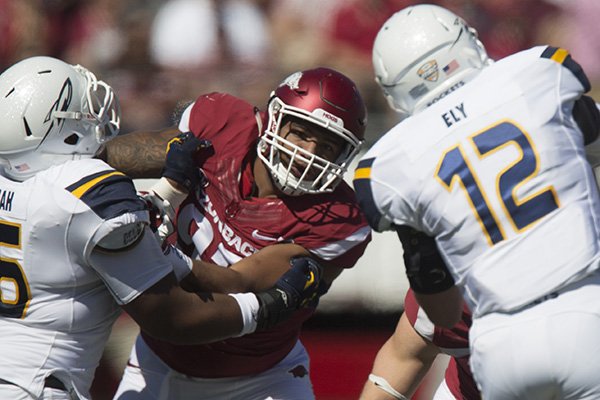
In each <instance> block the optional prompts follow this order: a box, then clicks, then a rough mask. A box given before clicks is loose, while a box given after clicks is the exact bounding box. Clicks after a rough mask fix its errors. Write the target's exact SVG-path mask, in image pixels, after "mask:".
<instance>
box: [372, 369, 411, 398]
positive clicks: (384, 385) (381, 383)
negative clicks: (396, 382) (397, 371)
mask: <svg viewBox="0 0 600 400" xmlns="http://www.w3.org/2000/svg"><path fill="white" fill-rule="evenodd" d="M369 380H370V381H371V382H373V384H374V385H375V387H376V388H379V389H381V390H383V391H384V392H386V393H387V394H389V395H390V396H392V397H393V398H395V399H398V400H408V398H406V397H405V396H404V395H403V394H402V393H400V392H398V391H397V390H396V389H394V388H393V387H392V385H390V383H389V382H388V381H387V380H386V379H385V378H382V377H381V376H377V375H375V374H369Z"/></svg>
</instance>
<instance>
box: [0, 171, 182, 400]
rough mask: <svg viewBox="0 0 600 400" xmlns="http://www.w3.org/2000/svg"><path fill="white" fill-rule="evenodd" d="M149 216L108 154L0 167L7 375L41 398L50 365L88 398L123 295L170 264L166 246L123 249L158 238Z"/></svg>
mask: <svg viewBox="0 0 600 400" xmlns="http://www.w3.org/2000/svg"><path fill="white" fill-rule="evenodd" d="M147 222H148V213H147V211H146V210H144V203H143V202H141V201H140V200H138V198H137V196H136V193H135V188H134V187H133V184H132V182H131V180H130V179H129V178H127V177H125V176H124V175H123V174H121V173H119V172H117V171H115V170H113V169H112V168H110V167H109V166H108V165H107V164H105V163H104V162H102V161H100V160H95V159H86V160H78V161H70V162H67V163H65V164H62V165H60V166H55V167H52V168H49V169H48V170H45V171H42V172H39V173H38V174H36V175H35V176H34V177H32V178H30V179H28V180H26V181H24V182H14V181H11V180H8V179H6V178H4V177H1V176H0V232H1V235H0V238H1V240H0V292H1V302H0V336H1V337H2V340H1V341H0V354H2V360H3V361H2V363H0V378H1V379H3V380H6V381H9V382H11V383H13V384H15V385H18V386H21V387H22V388H24V389H25V390H27V391H29V392H30V393H31V394H32V396H33V397H34V398H37V397H38V396H39V395H40V394H41V393H42V390H43V385H44V379H45V377H46V376H48V375H50V374H52V375H54V376H55V377H57V378H59V379H61V380H62V381H63V382H64V383H65V384H66V386H67V388H74V389H75V391H76V392H77V393H78V395H79V397H80V398H82V399H86V398H88V397H89V393H88V392H89V387H90V385H91V383H92V380H93V377H94V371H95V369H96V367H97V365H98V363H99V361H100V357H101V355H102V351H103V349H104V346H105V344H106V340H107V338H108V335H109V333H110V329H111V327H112V324H113V322H114V321H115V319H116V317H117V316H118V312H119V307H118V304H125V303H128V302H130V301H131V300H133V299H135V298H136V297H137V296H138V295H139V294H140V293H141V292H142V291H143V290H145V289H146V288H148V287H150V286H151V285H153V284H154V283H155V282H156V281H158V280H159V279H160V278H161V277H163V276H165V275H166V274H167V273H169V272H170V271H171V269H172V268H171V266H170V265H169V264H168V262H167V261H166V259H165V258H164V256H163V255H162V253H161V252H160V248H159V246H155V247H156V248H157V249H158V250H157V251H158V255H156V254H148V258H147V259H146V260H145V261H144V262H143V263H140V261H139V260H137V261H135V262H134V260H132V259H130V258H128V257H127V256H126V255H124V254H126V253H127V252H128V251H129V250H128V249H131V248H133V247H136V246H140V245H141V244H140V243H142V244H143V243H147V242H146V241H147V240H155V239H154V238H153V236H152V235H144V234H143V233H142V232H143V231H144V229H147V228H145V226H146V225H147ZM109 234H110V235H109ZM97 245H100V246H102V247H104V248H106V249H108V250H106V251H104V252H103V253H99V252H98V250H97V249H96V250H94V251H93V249H94V248H95V247H96V246H97ZM109 248H112V249H113V250H112V252H111V251H110V250H109ZM117 248H120V249H121V251H119V252H115V249H117ZM117 255H118V256H117ZM92 264H93V265H92Z"/></svg>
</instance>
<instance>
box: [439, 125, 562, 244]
mask: <svg viewBox="0 0 600 400" xmlns="http://www.w3.org/2000/svg"><path fill="white" fill-rule="evenodd" d="M470 141H471V142H472V144H473V145H474V148H475V151H476V153H477V155H478V156H479V158H480V159H483V158H485V157H487V156H489V155H491V154H493V153H495V152H497V151H500V150H502V149H503V148H506V147H508V146H516V148H517V149H518V150H519V152H520V157H519V158H518V159H517V160H515V161H514V162H512V163H510V164H509V165H507V166H506V167H505V168H503V169H502V170H501V171H500V172H499V173H498V175H497V176H496V189H497V193H496V195H497V196H498V198H499V200H500V204H501V205H502V208H503V210H504V213H505V214H506V216H507V218H508V220H509V221H510V224H511V225H512V227H513V229H514V230H515V231H516V232H521V231H523V230H524V229H525V228H527V227H528V226H530V225H531V224H533V223H535V222H536V221H538V220H539V219H540V218H542V217H543V216H545V215H547V214H549V213H550V212H552V211H553V210H555V209H557V208H558V207H559V204H558V197H557V195H556V190H555V189H554V188H553V187H552V186H547V187H545V188H542V189H540V190H538V191H537V192H535V193H533V194H531V195H529V196H527V197H525V198H522V199H520V198H517V195H516V192H517V190H518V189H519V188H520V187H521V186H522V185H524V184H525V183H526V182H527V181H529V180H530V179H532V178H533V177H534V176H536V175H537V173H538V170H539V159H538V154H537V153H536V151H535V148H534V147H533V145H532V143H531V140H530V139H529V137H528V135H527V134H526V133H525V131H523V130H522V129H521V128H520V127H519V126H517V125H516V124H515V123H513V122H511V121H502V122H500V123H498V124H496V125H494V126H492V127H491V128H488V129H486V130H484V131H482V132H479V133H477V134H475V135H473V136H471V137H470ZM436 177H437V178H438V179H439V180H440V181H441V183H442V185H443V186H444V187H445V188H446V189H447V190H448V191H450V190H452V187H453V186H454V185H456V184H459V185H460V187H461V188H462V189H463V190H464V192H465V193H466V195H467V199H468V201H469V205H470V206H471V209H472V210H473V212H474V214H475V217H476V218H477V221H478V222H479V224H480V226H481V229H482V230H483V232H484V233H485V236H486V238H487V240H488V243H489V244H490V246H493V245H495V244H497V243H499V242H501V241H502V240H504V239H506V233H505V230H504V227H502V225H501V224H500V222H499V219H498V217H497V214H496V213H495V212H494V210H493V209H492V208H491V207H490V204H489V201H488V196H487V194H486V193H485V191H484V190H483V188H482V186H481V185H480V181H479V178H478V177H477V174H476V173H475V170H474V169H473V167H472V165H471V163H470V162H469V160H468V158H467V157H466V155H465V151H464V150H463V148H462V145H460V144H458V145H455V146H453V147H451V148H450V149H449V150H447V151H446V152H444V155H443V157H442V160H441V162H440V163H439V165H438V168H437V171H436Z"/></svg>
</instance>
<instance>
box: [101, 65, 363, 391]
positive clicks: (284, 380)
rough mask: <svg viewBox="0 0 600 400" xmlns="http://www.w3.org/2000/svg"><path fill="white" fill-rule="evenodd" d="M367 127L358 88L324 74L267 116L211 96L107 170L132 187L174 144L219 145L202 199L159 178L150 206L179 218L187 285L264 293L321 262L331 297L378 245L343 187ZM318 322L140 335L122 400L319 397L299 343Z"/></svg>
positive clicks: (312, 76)
mask: <svg viewBox="0 0 600 400" xmlns="http://www.w3.org/2000/svg"><path fill="white" fill-rule="evenodd" d="M365 124H366V108H365V105H364V103H363V100H362V98H361V96H360V94H359V92H358V90H357V88H356V86H355V84H354V83H353V82H352V81H351V80H350V79H348V78H347V77H346V76H344V75H343V74H341V73H339V72H337V71H334V70H331V69H328V68H316V69H311V70H306V71H301V72H297V73H294V74H292V75H290V76H289V77H287V78H286V79H285V80H284V81H283V82H282V83H281V84H280V85H279V86H278V87H277V88H276V89H275V90H274V91H273V92H272V94H271V97H270V99H269V101H268V107H267V111H266V112H262V111H259V110H258V109H257V108H256V107H254V106H252V105H250V104H248V103H246V102H245V101H243V100H241V99H239V98H236V97H234V96H231V95H228V94H224V93H210V94H205V95H201V96H200V97H198V98H197V99H196V101H195V102H194V103H193V104H191V105H190V106H189V107H187V108H186V109H185V111H184V112H183V114H182V117H181V120H180V121H179V126H178V129H170V130H166V131H164V132H162V133H149V132H139V133H131V134H128V135H124V136H121V137H118V138H116V139H115V143H114V144H109V145H108V146H107V149H106V154H105V157H106V159H107V160H108V162H109V163H110V164H112V165H113V166H115V167H118V168H119V169H121V170H122V171H124V172H126V173H128V174H130V175H131V176H133V177H152V176H157V175H158V173H159V171H160V170H161V168H162V164H161V163H162V161H163V159H164V151H165V146H166V143H167V141H168V140H169V139H171V138H172V137H173V136H174V135H176V134H177V133H180V132H191V133H192V134H193V135H194V136H195V137H197V138H200V139H203V140H207V141H209V142H210V143H211V144H212V146H211V147H210V152H207V153H209V154H205V156H204V157H201V159H198V160H197V166H198V167H201V171H202V179H203V180H204V185H203V188H202V190H198V191H196V192H195V193H192V194H191V195H190V196H188V197H186V198H185V199H184V197H185V196H182V195H180V194H178V191H177V190H175V189H174V188H173V187H168V186H166V182H165V181H164V180H163V179H161V180H159V182H158V183H157V184H156V185H155V186H154V187H153V189H152V190H151V192H153V193H155V197H154V200H156V198H160V199H164V200H167V202H168V206H167V207H166V208H167V209H168V208H169V207H173V208H176V209H177V210H178V211H177V216H176V223H175V225H176V228H175V233H176V235H175V236H176V244H177V247H178V248H179V249H180V250H181V252H183V253H185V255H183V256H182V257H181V260H183V261H182V262H183V263H184V264H187V265H188V267H189V269H192V268H193V269H192V273H189V274H187V276H185V277H184V279H183V280H182V285H183V286H185V287H188V285H189V287H191V288H202V289H203V290H212V291H216V292H226V293H229V292H240V289H242V288H244V291H246V290H259V289H261V288H266V287H269V286H270V285H272V284H273V283H274V281H275V279H276V278H277V277H278V276H280V275H281V274H282V272H283V271H285V270H287V269H288V268H289V265H290V259H291V258H293V257H295V256H310V257H312V258H314V259H316V260H317V261H318V262H319V263H321V264H322V265H323V266H324V272H323V278H322V282H325V283H326V284H331V282H332V281H333V280H334V279H335V278H336V277H337V276H338V275H339V274H340V273H341V272H342V271H343V270H344V269H345V268H350V267H352V266H354V264H355V263H356V261H357V260H358V258H359V257H360V256H361V255H362V254H363V252H364V249H365V247H366V245H367V243H368V242H369V241H370V238H371V232H370V228H369V227H368V224H367V222H366V220H365V219H364V216H363V214H362V213H361V211H360V209H359V207H358V205H357V202H356V199H355V196H354V192H353V190H352V189H351V188H350V187H349V185H347V184H346V183H345V182H344V181H343V180H342V176H343V174H344V172H345V171H346V168H347V166H348V165H349V163H350V162H351V160H352V159H353V157H354V156H355V155H356V154H357V152H358V150H359V148H360V145H361V143H362V142H363V138H364V132H365ZM130 152H131V153H130ZM131 154H135V157H132V156H131ZM146 156H147V157H146ZM165 204H167V203H165ZM167 214H168V213H167ZM170 240H173V241H174V239H173V237H171V238H170ZM180 255H181V254H180ZM250 255H254V256H253V257H250V258H248V256H250ZM192 265H193V267H192ZM189 269H188V270H189ZM323 291H325V290H323ZM241 303H243V300H242V301H241ZM315 305H316V302H315ZM313 311H314V308H306V309H303V310H301V311H299V312H296V313H295V315H293V316H292V317H291V319H290V320H288V322H285V323H283V324H281V325H279V326H278V327H277V328H275V329H271V330H267V331H265V332H262V333H260V334H254V333H253V334H249V335H245V336H241V337H238V338H234V339H231V340H224V341H221V342H218V343H213V344H211V345H207V346H178V345H174V344H172V343H168V342H166V341H161V340H157V339H155V338H153V337H151V336H150V335H148V334H147V333H145V332H143V331H142V333H141V335H140V336H139V337H138V338H137V341H136V344H135V346H134V348H133V350H132V353H131V357H130V360H129V363H128V366H127V368H126V370H125V374H124V377H123V379H122V381H121V384H120V386H119V389H118V392H117V394H116V398H118V399H138V398H144V399H148V398H156V399H158V398H161V399H172V398H179V399H181V398H199V397H201V398H203V399H224V398H227V399H236V398H239V399H244V400H248V399H267V398H278V399H303V400H304V399H311V398H314V394H313V392H312V385H311V383H310V378H309V374H308V371H309V361H308V355H307V353H306V350H305V349H304V347H303V346H302V344H301V343H300V341H299V340H298V339H299V334H300V328H301V326H302V323H303V322H304V321H305V320H306V319H308V318H309V317H310V315H311V314H312V313H313ZM299 370H303V371H305V373H300V374H299V373H298V371H299Z"/></svg>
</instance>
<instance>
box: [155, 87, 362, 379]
mask: <svg viewBox="0 0 600 400" xmlns="http://www.w3.org/2000/svg"><path fill="white" fill-rule="evenodd" d="M265 120H266V116H265V115H264V114H263V113H261V112H259V111H258V110H257V109H256V108H255V107H252V106H251V105H250V104H248V103H246V102H244V101H242V100H240V99H238V98H235V97H233V96H230V95H227V94H222V93H211V94H208V95H203V96H201V97H199V98H198V99H197V100H196V102H195V104H194V105H193V107H192V109H191V113H190V114H189V127H190V130H191V131H192V132H193V133H194V135H196V136H198V137H201V138H203V139H208V140H210V141H211V142H212V145H213V149H214V154H213V155H212V156H210V157H209V158H208V159H207V160H206V161H205V162H204V163H203V165H202V170H203V172H204V175H205V177H206V181H207V184H206V185H205V187H204V188H203V189H202V190H201V191H200V192H199V193H196V194H195V195H194V196H190V198H188V200H187V201H186V202H185V203H184V204H182V206H181V207H180V209H179V212H178V217H177V236H178V238H177V240H178V244H179V246H180V247H181V248H182V249H183V251H184V252H186V253H187V254H188V255H190V256H192V257H199V258H201V259H202V260H204V261H208V262H212V263H215V264H218V265H221V266H224V267H228V266H230V265H231V264H233V263H235V262H236V261H239V260H240V259H242V258H244V257H247V256H249V255H251V254H253V253H255V252H256V251H258V250H260V249H261V248H263V247H265V246H268V245H270V244H275V243H285V242H288V243H292V242H293V243H296V244H299V245H301V246H303V247H304V248H305V249H307V250H308V251H310V252H311V253H312V254H314V255H315V256H317V257H319V258H321V259H323V260H326V261H327V263H328V264H331V265H335V266H337V267H342V268H350V267H352V266H354V264H355V263H356V261H357V260H358V258H359V257H360V256H361V255H362V254H363V252H364V250H365V247H366V245H367V243H368V242H369V241H370V239H371V234H370V229H369V227H368V225H367V222H366V220H365V218H364V216H363V214H362V213H361V211H360V209H359V207H358V203H357V201H356V199H355V196H354V191H353V190H352V189H351V188H350V187H349V186H348V185H347V184H346V183H345V182H342V183H340V184H339V186H338V187H337V188H336V189H335V191H333V192H332V193H325V194H317V195H304V196H294V197H292V196H282V197H281V198H256V197H252V189H253V183H254V177H253V175H252V163H253V161H254V159H255V157H256V144H257V141H258V138H259V135H260V133H261V131H262V126H264V124H265ZM313 311H314V310H308V309H305V310H301V311H298V312H296V314H295V315H294V317H292V318H291V319H290V320H289V321H286V322H285V323H282V324H280V325H278V326H277V327H275V328H274V329H272V330H269V331H264V332H258V333H253V334H249V335H245V336H243V337H240V338H232V339H228V340H224V341H220V342H217V343H211V344H207V345H197V346H180V345H173V344H170V343H167V342H163V341H159V340H156V339H153V338H151V337H149V336H148V335H144V340H145V341H146V342H147V343H148V345H149V346H150V348H151V349H152V350H153V351H154V352H155V353H156V354H157V355H158V356H160V357H161V358H162V360H163V361H164V362H166V363H167V364H168V365H169V366H170V367H171V368H173V369H174V370H176V371H179V372H181V373H184V374H186V375H190V376H195V377H203V378H219V377H229V376H240V375H247V374H256V373H260V372H262V371H265V370H267V369H269V368H271V367H272V366H274V365H275V364H277V363H278V362H279V361H281V360H282V359H283V358H284V357H285V356H286V355H287V354H288V353H289V351H290V350H291V349H292V347H293V346H294V345H295V343H296V341H297V339H298V336H299V334H300V328H301V326H302V323H303V322H304V321H305V320H306V319H308V318H309V317H310V315H312V313H313Z"/></svg>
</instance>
